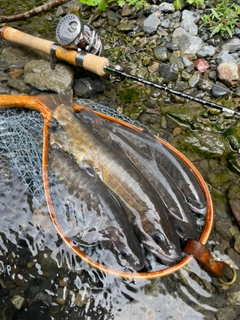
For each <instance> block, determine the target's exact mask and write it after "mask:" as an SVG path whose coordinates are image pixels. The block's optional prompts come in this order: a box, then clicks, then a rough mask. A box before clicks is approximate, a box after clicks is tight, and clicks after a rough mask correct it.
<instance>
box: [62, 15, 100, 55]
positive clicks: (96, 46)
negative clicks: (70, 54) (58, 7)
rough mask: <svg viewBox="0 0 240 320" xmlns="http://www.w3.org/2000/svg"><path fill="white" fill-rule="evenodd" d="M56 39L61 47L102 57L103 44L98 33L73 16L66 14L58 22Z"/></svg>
mask: <svg viewBox="0 0 240 320" xmlns="http://www.w3.org/2000/svg"><path fill="white" fill-rule="evenodd" d="M56 38H57V42H58V43H59V44H60V45H61V46H62V47H65V48H69V49H75V50H77V51H78V52H81V51H84V52H86V53H92V54H94V55H98V56H103V52H104V48H103V43H102V41H101V39H100V37H99V35H98V33H97V32H96V30H95V29H94V28H93V27H91V26H89V25H87V24H85V23H84V22H83V21H82V20H80V19H79V18H78V17H77V16H76V15H75V14H67V15H66V16H65V17H63V18H62V19H61V20H60V21H59V23H58V25H57V29H56Z"/></svg>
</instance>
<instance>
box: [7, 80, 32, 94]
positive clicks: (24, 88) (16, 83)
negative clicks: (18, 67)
mask: <svg viewBox="0 0 240 320" xmlns="http://www.w3.org/2000/svg"><path fill="white" fill-rule="evenodd" d="M8 85H9V87H10V88H14V89H16V90H18V91H19V92H22V93H26V94H29V93H30V91H31V88H30V87H29V86H28V85H27V84H25V83H24V82H23V81H22V80H20V79H9V80H8Z"/></svg>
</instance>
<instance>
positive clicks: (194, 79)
mask: <svg viewBox="0 0 240 320" xmlns="http://www.w3.org/2000/svg"><path fill="white" fill-rule="evenodd" d="M200 80H201V72H199V71H196V72H194V74H193V75H192V76H191V77H190V79H189V80H188V84H189V87H190V88H196V87H197V86H198V84H199V82H200Z"/></svg>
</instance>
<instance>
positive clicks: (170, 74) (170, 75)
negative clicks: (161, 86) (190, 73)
mask: <svg viewBox="0 0 240 320" xmlns="http://www.w3.org/2000/svg"><path fill="white" fill-rule="evenodd" d="M159 73H160V75H161V77H163V78H164V80H165V81H166V82H170V81H176V80H177V77H178V67H177V65H176V64H175V63H171V64H161V65H160V66H159Z"/></svg>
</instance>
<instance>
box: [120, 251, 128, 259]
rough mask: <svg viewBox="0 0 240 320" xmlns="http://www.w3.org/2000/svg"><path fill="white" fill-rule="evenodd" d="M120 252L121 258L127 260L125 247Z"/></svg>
mask: <svg viewBox="0 0 240 320" xmlns="http://www.w3.org/2000/svg"><path fill="white" fill-rule="evenodd" d="M120 254H121V258H123V259H124V260H127V258H128V253H127V250H126V249H123V250H121V252H120Z"/></svg>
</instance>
